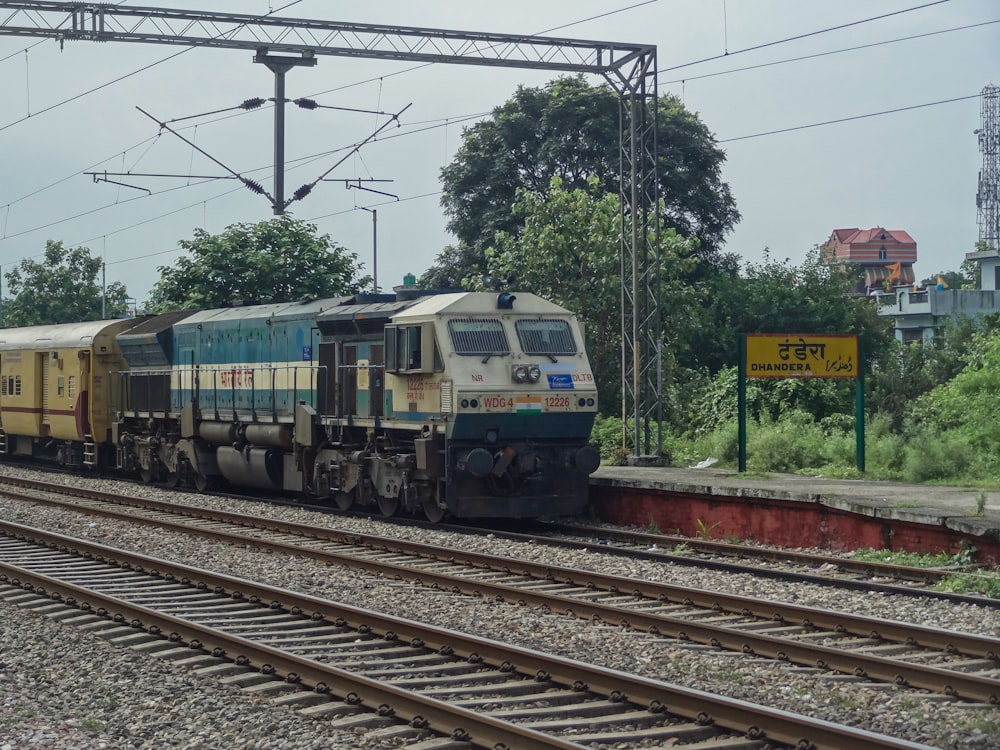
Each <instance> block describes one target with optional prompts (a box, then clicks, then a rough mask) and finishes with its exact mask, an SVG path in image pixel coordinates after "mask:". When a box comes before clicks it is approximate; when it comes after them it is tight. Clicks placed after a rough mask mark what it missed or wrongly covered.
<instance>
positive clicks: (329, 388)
mask: <svg viewBox="0 0 1000 750" xmlns="http://www.w3.org/2000/svg"><path fill="white" fill-rule="evenodd" d="M317 378H318V380H317V383H316V398H317V405H316V408H317V410H318V411H319V413H320V414H333V415H336V416H340V414H341V411H340V409H338V408H337V343H336V342H335V341H320V343H319V373H317Z"/></svg>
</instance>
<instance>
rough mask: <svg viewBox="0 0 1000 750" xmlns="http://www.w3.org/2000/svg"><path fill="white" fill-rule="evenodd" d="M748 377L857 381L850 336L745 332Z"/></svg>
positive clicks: (855, 339) (854, 348) (854, 346)
mask: <svg viewBox="0 0 1000 750" xmlns="http://www.w3.org/2000/svg"><path fill="white" fill-rule="evenodd" d="M746 340H747V360H746V376H747V377H748V378H857V377H858V376H859V374H860V372H861V370H860V367H861V365H860V362H858V337H857V336H856V335H853V334H811V333H810V334H805V333H804V334H798V333H748V334H747V339H746Z"/></svg>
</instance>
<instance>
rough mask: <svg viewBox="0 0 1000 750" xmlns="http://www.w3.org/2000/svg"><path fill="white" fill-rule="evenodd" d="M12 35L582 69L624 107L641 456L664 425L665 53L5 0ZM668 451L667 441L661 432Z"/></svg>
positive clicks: (629, 348) (633, 369)
mask: <svg viewBox="0 0 1000 750" xmlns="http://www.w3.org/2000/svg"><path fill="white" fill-rule="evenodd" d="M0 9H7V10H8V11H9V12H8V13H7V14H6V15H3V14H0V34H6V35H14V36H27V37H48V38H52V39H56V40H58V41H59V42H60V43H64V42H66V41H75V40H87V41H95V42H133V43H144V44H171V45H182V46H191V47H220V48H227V49H245V50H253V51H254V52H255V53H257V54H258V55H259V56H260V55H268V54H273V53H286V54H298V55H302V56H303V57H304V58H308V57H313V56H316V57H319V56H340V57H363V58H374V59H389V60H402V61H413V62H423V63H428V62H436V63H451V64H461V65H484V66H499V67H512V68H526V69H534V70H553V71H563V72H582V73H590V74H596V75H600V76H603V77H604V79H605V80H606V81H607V82H608V83H609V84H610V86H611V87H612V89H613V90H614V91H615V93H617V94H618V96H619V98H620V101H621V130H620V144H621V164H622V178H621V205H622V218H623V222H622V226H623V230H622V239H621V251H622V252H621V261H622V334H623V342H624V344H623V351H622V392H623V399H624V408H623V413H624V414H625V415H626V416H630V417H633V418H634V420H635V425H634V430H635V434H634V449H635V451H636V452H637V453H639V452H641V453H646V454H649V453H651V452H652V450H653V438H652V436H651V433H652V432H653V431H652V430H651V426H652V424H651V423H652V422H654V421H655V422H659V421H661V418H662V405H661V404H662V398H661V397H660V396H661V393H662V387H661V381H660V353H661V347H662V338H663V337H662V323H661V321H662V317H661V314H660V292H659V287H660V284H659V278H660V257H659V251H658V247H659V242H658V240H659V238H658V236H657V232H658V225H659V222H658V221H657V220H656V218H657V216H656V215H657V210H658V197H659V196H658V187H657V186H658V180H657V177H656V171H657V159H656V153H657V151H656V124H657V94H656V46H655V45H646V44H627V43H620V42H609V41H592V40H586V39H570V38H561V37H544V36H524V35H510V34H493V33H488V32H469V31H452V30H447V29H430V28H414V27H398V26H390V25H375V24H358V23H339V22H331V21H319V20H312V19H303V18H285V17H281V16H257V15H247V14H240V13H216V12H212V11H190V10H177V9H168V8H147V7H142V8H140V7H136V8H129V7H126V6H124V5H115V6H112V5H109V4H103V3H81V2H56V1H42V0H36V1H32V0H24V1H22V2H10V1H9V0H0ZM655 440H656V453H657V454H658V453H659V452H660V449H661V448H662V443H661V442H660V438H659V430H658V429H657V430H655Z"/></svg>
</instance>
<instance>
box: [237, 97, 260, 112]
mask: <svg viewBox="0 0 1000 750" xmlns="http://www.w3.org/2000/svg"><path fill="white" fill-rule="evenodd" d="M266 101H267V99H261V98H260V97H259V96H255V97H254V98H253V99H244V100H243V103H242V104H241V105H240V109H257V107H260V106H261V105H262V104H264V102H266Z"/></svg>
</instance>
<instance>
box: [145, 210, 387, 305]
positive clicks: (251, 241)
mask: <svg viewBox="0 0 1000 750" xmlns="http://www.w3.org/2000/svg"><path fill="white" fill-rule="evenodd" d="M179 244H180V246H181V248H183V249H184V250H186V251H188V252H189V253H190V257H181V258H180V259H178V261H177V263H176V265H174V266H172V267H170V266H161V267H160V268H159V269H158V270H159V271H160V280H159V281H158V282H157V283H156V285H155V286H154V287H153V291H152V295H151V296H152V300H151V303H150V306H151V309H152V310H153V311H154V312H164V311H166V310H177V309H189V308H209V307H224V306H226V305H229V304H232V303H233V302H235V301H240V300H253V301H255V302H260V303H262V304H263V303H270V302H292V301H295V300H305V299H317V298H322V297H336V296H339V295H346V294H353V293H355V292H357V291H359V290H361V289H362V288H364V287H365V286H367V285H370V284H371V278H370V277H367V276H366V277H360V276H359V273H360V270H361V266H360V264H359V263H358V260H357V259H358V256H357V254H356V253H352V252H349V251H347V250H346V249H345V248H343V247H341V246H339V245H337V244H336V243H334V242H333V241H332V240H331V239H330V236H329V235H325V234H324V235H317V234H316V227H315V226H314V225H312V224H306V223H304V222H302V221H299V220H297V219H293V218H291V217H290V216H279V217H276V218H274V219H270V220H268V221H261V222H257V223H256V224H234V225H232V226H230V227H228V228H227V229H226V230H225V231H224V232H222V233H221V234H215V235H213V234H209V233H208V232H206V231H204V230H202V229H196V230H195V232H194V239H193V240H182V241H181V242H180V243H179Z"/></svg>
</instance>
